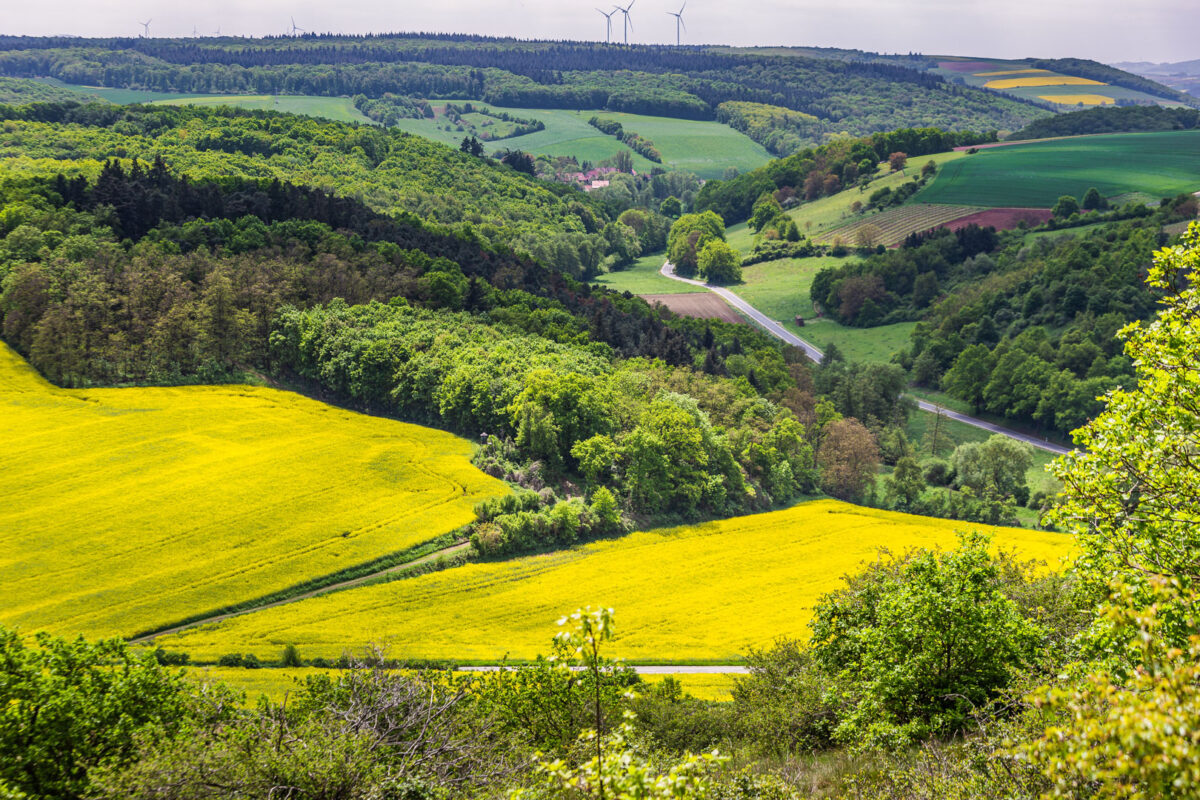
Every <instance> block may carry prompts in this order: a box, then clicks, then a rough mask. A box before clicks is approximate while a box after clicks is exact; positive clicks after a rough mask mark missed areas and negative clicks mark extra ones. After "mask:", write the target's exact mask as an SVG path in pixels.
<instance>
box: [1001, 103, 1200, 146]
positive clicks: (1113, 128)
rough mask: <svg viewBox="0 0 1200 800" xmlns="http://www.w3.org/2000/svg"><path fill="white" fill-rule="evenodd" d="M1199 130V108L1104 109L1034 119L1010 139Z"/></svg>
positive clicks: (1142, 107)
mask: <svg viewBox="0 0 1200 800" xmlns="http://www.w3.org/2000/svg"><path fill="white" fill-rule="evenodd" d="M1196 128H1200V110H1197V109H1192V108H1164V107H1163V106H1122V107H1117V106H1110V107H1103V106H1102V107H1100V108H1092V109H1088V110H1087V111H1072V112H1071V113H1070V114H1060V115H1058V116H1055V117H1045V118H1043V119H1038V120H1034V121H1033V122H1031V123H1029V125H1027V126H1025V127H1024V128H1022V129H1021V130H1019V131H1017V132H1015V133H1013V134H1012V136H1010V137H1009V138H1010V139H1013V140H1020V139H1049V138H1052V137H1055V136H1086V135H1088V134H1093V133H1138V132H1142V131H1190V130H1195V129H1196Z"/></svg>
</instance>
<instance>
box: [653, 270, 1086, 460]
mask: <svg viewBox="0 0 1200 800" xmlns="http://www.w3.org/2000/svg"><path fill="white" fill-rule="evenodd" d="M660 272H662V274H663V277H665V278H670V279H671V280H675V281H681V282H683V283H689V284H691V285H692V286H703V287H704V288H705V289H708V290H709V291H710V292H715V293H716V294H718V295H720V296H721V297H722V298H724V300H725V301H726V302H727V303H729V304H730V305H731V306H733V307H734V308H736V309H737V310H738V311H741V312H742V313H743V314H745V315H746V317H748V318H749V319H750V320H752V321H753V322H754V323H755V324H756V325H758V326H759V327H760V328H762V329H763V330H765V331H766V332H767V333H769V334H771V335H772V336H774V337H775V338H776V339H779V340H780V341H782V342H785V343H787V344H790V345H792V346H793V347H799V348H800V349H801V350H803V351H804V353H805V355H807V356H808V357H809V358H810V359H812V360H813V361H815V362H816V363H818V364H820V363H821V360H822V359H823V358H824V357H825V354H824V353H823V352H821V349H820V348H819V347H817V346H816V345H814V344H813V343H812V342H808V341H805V340H804V339H801V338H800V337H799V336H797V335H796V334H794V333H792V332H791V331H789V330H788V329H787V328H785V327H783V325H782V324H780V323H779V322H776V321H775V320H773V319H771V318H770V317H768V316H767V315H766V314H764V313H762V312H761V311H759V310H758V309H757V308H755V307H754V306H752V305H750V304H749V303H747V302H746V301H745V300H743V299H742V298H741V297H739V296H738V295H736V294H734V293H733V292H731V291H729V290H728V289H726V288H724V287H722V286H712V285H710V284H707V283H705V282H703V281H696V280H692V279H691V278H683V277H680V276H679V275H676V274H675V265H674V264H672V263H671V262H670V261H664V262H663V265H662V269H661V270H660ZM917 407H918V408H920V409H921V410H922V411H928V412H930V413H933V414H941V415H942V416H944V417H946V418H947V419H952V420H954V421H956V422H962V423H964V424H966V425H971V426H972V427H975V428H980V429H981V430H985V431H989V432H991V433H999V434H1002V435H1004V436H1007V437H1008V438H1010V439H1015V440H1017V441H1018V442H1025V443H1026V444H1028V445H1032V446H1033V447H1036V448H1038V449H1040V450H1046V451H1048V452H1050V453H1054V454H1056V455H1065V454H1066V453H1069V452H1070V450H1069V449H1068V448H1066V447H1063V446H1062V445H1057V444H1055V443H1053V442H1050V441H1047V440H1045V439H1040V438H1038V437H1036V436H1030V435H1029V434H1025V433H1021V432H1019V431H1014V430H1011V429H1010V428H1005V427H1004V426H1002V425H997V424H995V423H993V422H988V421H986V420H982V419H978V418H976V417H972V416H969V415H967V414H961V413H959V412H957V411H951V410H950V409H948V408H946V407H945V406H939V405H937V404H936V403H930V402H929V401H928V400H920V399H918V400H917Z"/></svg>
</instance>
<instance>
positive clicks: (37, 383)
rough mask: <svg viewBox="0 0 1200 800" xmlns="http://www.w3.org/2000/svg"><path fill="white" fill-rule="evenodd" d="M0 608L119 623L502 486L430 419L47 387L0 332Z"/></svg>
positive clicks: (462, 514) (391, 536) (15, 613)
mask: <svg viewBox="0 0 1200 800" xmlns="http://www.w3.org/2000/svg"><path fill="white" fill-rule="evenodd" d="M0 419H2V420H3V424H0V445H2V446H3V449H4V452H5V454H6V459H7V461H6V466H5V468H4V469H3V470H0V498H3V501H2V502H0V553H2V554H3V555H2V556H0V585H3V586H4V587H5V591H4V594H3V597H4V600H3V601H0V623H3V624H6V625H17V626H20V627H21V628H22V629H23V630H25V631H27V632H33V631H35V630H42V629H45V630H50V631H53V632H56V633H60V634H75V633H83V634H86V635H88V636H109V635H130V634H133V633H135V632H137V631H140V630H145V629H148V628H151V627H154V626H159V625H163V624H165V623H169V622H172V621H175V620H178V619H181V618H183V617H186V616H188V615H191V614H195V613H200V612H206V611H210V610H213V609H218V608H221V607H223V606H227V605H229V604H232V603H236V602H242V601H247V600H251V599H254V598H257V597H260V596H262V595H265V594H268V593H270V592H273V591H278V590H283V589H286V588H288V587H290V586H294V585H296V584H298V583H301V582H303V581H305V580H308V579H312V578H317V577H320V576H324V575H329V574H332V573H336V572H338V571H341V570H344V569H346V568H349V567H353V566H355V565H358V564H362V563H364V562H368V561H371V560H374V559H377V558H380V557H383V556H386V555H389V554H392V553H397V552H399V551H402V550H404V549H406V548H409V547H412V546H414V545H417V544H419V543H421V542H423V541H427V540H429V539H431V538H434V537H436V536H438V535H440V534H443V533H446V532H449V531H451V530H454V529H455V528H457V527H459V526H461V525H464V524H466V523H467V522H469V521H470V520H471V519H472V518H473V514H472V506H473V505H474V503H475V502H477V501H478V500H479V499H482V498H483V497H487V496H492V495H497V494H501V493H503V492H505V491H507V489H506V487H505V485H504V484H503V483H501V482H500V481H497V480H493V479H492V478H489V477H488V476H486V475H484V474H483V473H482V472H480V471H479V470H477V469H476V468H475V467H473V466H472V465H471V464H470V463H469V461H468V458H469V457H470V455H471V451H472V445H471V443H470V442H467V441H466V440H463V439H460V438H457V437H455V436H451V435H450V434H447V433H443V432H441V431H436V430H432V429H429V428H422V427H418V426H416V425H407V424H404V423H401V422H396V421H393V420H388V419H380V418H376V417H370V416H366V415H363V414H357V413H353V412H350V411H345V410H342V409H339V408H334V407H332V406H327V405H324V404H322V403H318V402H315V401H312V400H309V399H307V398H304V397H301V396H300V395H296V394H292V393H290V392H282V391H277V390H274V389H264V388H256V387H248V386H210V387H187V388H166V389H86V390H72V391H66V390H60V389H56V388H54V387H53V386H51V385H49V384H48V383H46V382H45V381H43V380H42V379H41V378H40V377H39V376H38V375H37V374H36V373H35V372H34V371H33V370H32V368H30V367H29V366H28V365H27V364H26V363H25V362H24V361H23V360H22V359H21V358H20V357H19V356H17V354H16V353H14V352H13V351H12V350H10V349H9V348H8V347H7V346H5V345H0Z"/></svg>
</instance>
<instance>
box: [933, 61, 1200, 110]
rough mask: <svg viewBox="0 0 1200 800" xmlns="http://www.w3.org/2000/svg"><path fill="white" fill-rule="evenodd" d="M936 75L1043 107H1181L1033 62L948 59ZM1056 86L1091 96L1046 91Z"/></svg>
mask: <svg viewBox="0 0 1200 800" xmlns="http://www.w3.org/2000/svg"><path fill="white" fill-rule="evenodd" d="M936 71H937V72H939V73H941V74H942V76H943V77H946V78H949V79H951V80H954V81H961V82H963V83H966V84H967V85H969V86H975V87H978V88H980V89H990V90H992V91H998V92H1002V93H1004V94H1007V95H1015V96H1016V97H1021V98H1024V99H1027V100H1035V101H1039V102H1042V103H1055V104H1058V105H1064V106H1077V105H1079V104H1080V103H1083V104H1084V105H1101V104H1105V105H1107V104H1109V103H1115V102H1116V101H1117V100H1133V101H1136V102H1138V103H1145V104H1164V105H1178V103H1174V102H1172V101H1170V100H1166V99H1163V98H1162V97H1158V96H1156V95H1151V94H1147V93H1146V92H1142V91H1139V90H1137V89H1128V88H1126V87H1124V86H1114V85H1111V84H1107V83H1104V82H1103V81H1098V80H1093V79H1091V78H1085V77H1083V76H1080V75H1071V74H1068V73H1062V72H1055V71H1053V70H1048V69H1041V68H1038V67H1034V66H1033V63H1032V62H1030V61H1023V60H1016V61H1005V60H989V61H968V60H964V59H959V58H945V59H944V60H941V61H939V62H938V65H937V70H936ZM1055 86H1086V87H1088V89H1087V94H1074V93H1070V92H1055V91H1046V89H1047V87H1055ZM1084 97H1089V98H1095V99H1094V100H1093V101H1091V102H1089V101H1088V100H1084V99H1082V98H1084Z"/></svg>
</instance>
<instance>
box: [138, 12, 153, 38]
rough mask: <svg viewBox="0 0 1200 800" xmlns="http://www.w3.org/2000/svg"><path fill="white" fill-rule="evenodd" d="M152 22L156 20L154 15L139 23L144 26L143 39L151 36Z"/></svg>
mask: <svg viewBox="0 0 1200 800" xmlns="http://www.w3.org/2000/svg"><path fill="white" fill-rule="evenodd" d="M151 22H154V18H153V17H151V18H150V19H148V20H146V21H145V22H139V23H138V25H141V26H142V38H143V39H149V38H150V23H151Z"/></svg>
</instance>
